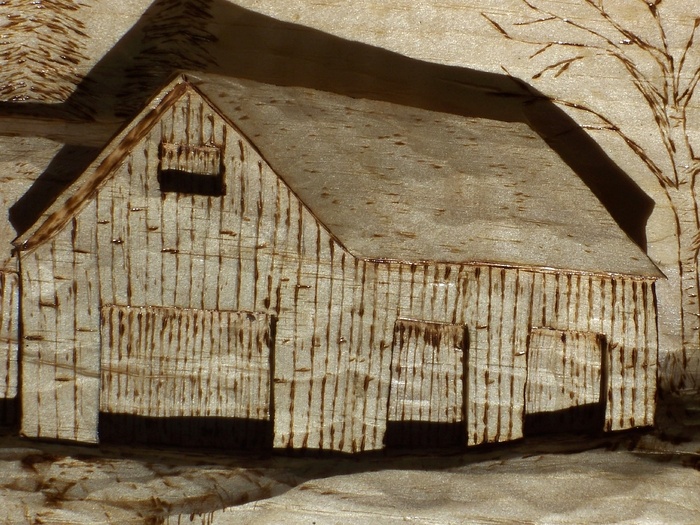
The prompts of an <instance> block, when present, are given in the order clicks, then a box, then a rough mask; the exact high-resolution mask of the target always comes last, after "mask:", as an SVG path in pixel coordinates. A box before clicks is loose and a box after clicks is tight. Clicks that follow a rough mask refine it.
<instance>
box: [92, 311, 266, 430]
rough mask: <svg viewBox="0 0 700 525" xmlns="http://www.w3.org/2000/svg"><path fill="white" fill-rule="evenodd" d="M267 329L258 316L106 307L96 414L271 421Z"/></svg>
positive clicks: (103, 320) (264, 322)
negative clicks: (98, 410) (99, 392)
mask: <svg viewBox="0 0 700 525" xmlns="http://www.w3.org/2000/svg"><path fill="white" fill-rule="evenodd" d="M270 329H271V319H270V317H269V316H268V315H265V314H260V313H255V314H253V313H247V312H228V311H224V312H217V311H209V310H194V309H178V308H156V307H141V308H137V307H128V306H107V307H104V308H103V309H102V322H101V337H102V390H101V399H100V409H101V411H103V412H111V413H126V414H134V415H139V416H149V417H224V418H227V417H228V418H240V419H253V420H268V419H269V418H270V356H271V345H272V340H271V334H270Z"/></svg>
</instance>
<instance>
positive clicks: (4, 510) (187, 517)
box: [0, 403, 700, 525]
mask: <svg viewBox="0 0 700 525" xmlns="http://www.w3.org/2000/svg"><path fill="white" fill-rule="evenodd" d="M699 413H700V412H698V410H697V403H695V405H693V406H691V407H690V408H688V407H687V406H681V405H678V404H674V405H672V406H670V407H669V408H667V409H666V410H665V411H664V412H663V413H662V414H661V417H660V418H659V421H660V429H658V430H656V431H651V432H634V433H628V434H621V435H614V436H601V437H597V438H581V437H558V438H556V439H554V438H551V437H539V438H536V439H529V440H526V441H525V442H521V443H516V444H510V445H504V446H498V447H491V448H487V449H476V450H473V451H470V452H468V453H458V454H445V455H440V456H436V455H425V454H422V455H420V454H414V455H401V456H399V455H395V456H385V455H381V456H374V457H364V458H310V457H284V456H270V457H261V456H255V455H248V456H240V455H239V456H236V457H232V456H231V455H221V454H220V455H215V454H210V453H195V452H187V453H185V452H182V451H173V450H170V451H162V450H152V449H150V450H149V449H140V450H134V449H128V448H116V447H102V448H89V447H70V446H65V445H57V444H47V443H38V442H30V441H27V440H21V439H19V438H16V437H10V436H8V437H4V438H2V439H0V502H2V505H0V517H2V520H0V523H11V524H22V523H51V524H68V523H71V524H80V523H119V524H128V523H162V522H166V523H169V524H185V523H187V524H195V525H197V524H204V523H206V524H207V525H223V524H233V523H235V524H246V523H255V524H258V523H261V524H262V523H265V524H267V523H285V524H286V523H304V524H312V523H316V524H317V525H321V524H335V523H359V524H362V523H367V524H369V523H371V524H372V525H378V524H382V523H387V524H392V523H426V524H433V523H441V524H444V523H446V524H450V523H487V524H491V523H513V522H519V523H567V524H569V523H666V524H668V523H688V524H697V523H700V431H699V429H700V425H699V424H698V423H700V421H699V420H698V417H697V416H698V414H699ZM679 422H682V424H681V423H679Z"/></svg>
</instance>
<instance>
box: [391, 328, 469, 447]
mask: <svg viewBox="0 0 700 525" xmlns="http://www.w3.org/2000/svg"><path fill="white" fill-rule="evenodd" d="M464 335H465V327H464V326H463V325H456V324H447V323H432V322H426V321H413V320H405V319H399V320H398V321H396V324H395V325H394V340H393V349H392V359H391V372H392V374H391V386H390V390H389V413H388V420H389V428H388V429H387V432H388V434H389V435H388V436H387V441H388V444H390V445H391V444H394V443H392V442H395V443H397V444H406V445H412V444H421V445H428V446H430V445H441V444H445V442H448V443H449V442H452V444H459V443H460V442H462V443H463V442H464V432H465V431H464V429H463V427H460V425H462V423H463V421H464V394H463V392H464V387H463V383H464V379H463V378H464V358H463V354H464V348H465V343H466V340H465V337H464ZM391 422H401V423H408V425H405V426H403V427H401V428H400V429H397V430H398V432H397V435H396V436H395V438H394V437H392V436H391ZM444 433H447V434H453V436H452V439H450V438H449V436H446V435H445V434H444Z"/></svg>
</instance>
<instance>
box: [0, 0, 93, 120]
mask: <svg viewBox="0 0 700 525" xmlns="http://www.w3.org/2000/svg"><path fill="white" fill-rule="evenodd" d="M85 5H86V4H85V3H83V2H78V1H73V0H53V1H46V0H35V1H34V2H31V4H28V3H27V2H25V1H20V0H6V1H4V2H0V62H1V63H2V64H3V68H2V77H3V83H2V86H1V87H0V96H2V97H3V99H5V100H8V101H17V102H32V101H36V102H42V103H45V102H49V103H51V102H54V103H60V102H65V101H66V100H68V98H69V97H70V95H71V94H72V93H73V92H74V90H75V88H76V86H77V85H78V84H80V83H81V81H82V80H83V78H82V75H81V74H80V72H79V71H78V66H79V65H80V63H81V62H83V61H85V60H87V57H86V55H85V54H84V51H85V43H86V41H87V39H88V36H87V34H86V33H84V31H83V30H84V24H83V22H82V21H81V20H80V19H78V18H76V17H75V16H74V15H75V14H76V12H77V11H78V10H79V9H80V8H82V7H84V6H85ZM73 109H74V110H75V111H77V113H78V114H79V115H80V116H83V117H87V116H90V114H91V111H90V110H89V109H88V108H87V107H86V106H79V105H78V106H76V107H75V108H73Z"/></svg>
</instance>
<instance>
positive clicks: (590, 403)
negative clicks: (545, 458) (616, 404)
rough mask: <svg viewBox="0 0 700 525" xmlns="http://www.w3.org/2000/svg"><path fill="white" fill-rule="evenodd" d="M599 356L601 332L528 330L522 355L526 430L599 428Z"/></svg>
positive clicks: (602, 370) (602, 374)
mask: <svg viewBox="0 0 700 525" xmlns="http://www.w3.org/2000/svg"><path fill="white" fill-rule="evenodd" d="M604 356H605V337H604V336H603V335H601V334H597V333H592V332H575V331H571V330H552V329H549V328H535V329H533V330H532V331H531V332H530V343H529V347H528V357H527V383H526V388H525V414H526V416H525V433H526V434H528V433H529V434H533V433H538V432H553V431H576V432H579V431H598V430H602V428H603V419H604V414H605V395H604V385H605V384H606V379H605V378H606V374H605V366H604Z"/></svg>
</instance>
